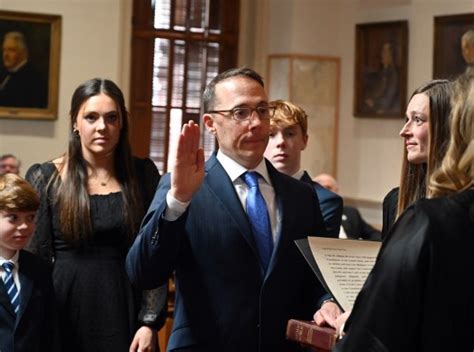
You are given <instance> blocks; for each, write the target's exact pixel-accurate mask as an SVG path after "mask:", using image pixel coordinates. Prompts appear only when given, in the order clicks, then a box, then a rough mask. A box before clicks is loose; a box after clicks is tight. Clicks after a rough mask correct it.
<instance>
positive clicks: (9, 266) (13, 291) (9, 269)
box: [2, 262, 20, 313]
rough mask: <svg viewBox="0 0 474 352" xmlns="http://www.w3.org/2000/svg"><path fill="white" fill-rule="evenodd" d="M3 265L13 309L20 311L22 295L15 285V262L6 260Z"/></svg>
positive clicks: (6, 286)
mask: <svg viewBox="0 0 474 352" xmlns="http://www.w3.org/2000/svg"><path fill="white" fill-rule="evenodd" d="M2 267H3V269H4V270H5V273H6V275H5V279H4V282H5V288H6V290H7V293H8V297H9V298H10V302H11V303H12V306H13V310H14V311H15V313H18V309H19V308H20V296H19V294H18V290H17V288H16V285H15V280H14V279H13V263H12V262H5V263H3V264H2Z"/></svg>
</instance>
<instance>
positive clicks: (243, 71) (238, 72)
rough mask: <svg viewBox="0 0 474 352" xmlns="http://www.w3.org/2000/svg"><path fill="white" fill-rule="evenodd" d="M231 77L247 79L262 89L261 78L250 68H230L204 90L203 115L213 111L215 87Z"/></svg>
mask: <svg viewBox="0 0 474 352" xmlns="http://www.w3.org/2000/svg"><path fill="white" fill-rule="evenodd" d="M232 77H247V78H250V79H252V80H254V81H256V82H257V83H258V84H260V85H261V86H262V87H264V84H263V78H262V76H260V75H259V74H258V73H257V72H255V71H254V70H252V69H251V68H248V67H239V68H231V69H230V70H227V71H224V72H221V73H219V74H218V75H217V76H216V77H214V78H213V79H212V81H211V82H209V84H208V85H207V87H206V89H205V90H204V93H203V94H202V107H203V110H204V112H205V113H206V112H208V111H210V110H212V109H214V105H215V103H216V101H215V100H216V85H217V84H218V83H220V82H222V81H223V80H226V79H228V78H232Z"/></svg>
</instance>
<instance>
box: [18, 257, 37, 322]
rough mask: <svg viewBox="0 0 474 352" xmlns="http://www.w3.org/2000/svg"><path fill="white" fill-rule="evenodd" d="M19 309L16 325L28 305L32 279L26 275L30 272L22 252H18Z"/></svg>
mask: <svg viewBox="0 0 474 352" xmlns="http://www.w3.org/2000/svg"><path fill="white" fill-rule="evenodd" d="M19 262H20V268H21V270H20V273H19V274H20V275H19V278H20V284H21V287H20V309H19V311H18V319H17V320H16V323H17V325H18V322H19V321H20V319H21V317H22V316H23V313H24V312H25V310H26V307H27V306H28V302H29V301H30V298H31V292H32V290H33V280H32V279H31V278H30V277H29V276H28V275H26V273H29V272H30V267H29V262H28V261H25V260H24V257H23V256H22V252H20V258H19Z"/></svg>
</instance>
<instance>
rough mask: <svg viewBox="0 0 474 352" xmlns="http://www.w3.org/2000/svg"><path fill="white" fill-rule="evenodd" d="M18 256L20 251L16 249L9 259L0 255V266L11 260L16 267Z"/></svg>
mask: <svg viewBox="0 0 474 352" xmlns="http://www.w3.org/2000/svg"><path fill="white" fill-rule="evenodd" d="M19 257H20V251H16V253H15V254H14V255H13V257H11V258H10V259H6V258H3V257H2V256H0V266H1V265H2V264H3V263H5V262H12V263H13V265H15V268H16V267H18V258H19Z"/></svg>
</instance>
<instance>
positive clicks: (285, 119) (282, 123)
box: [270, 100, 308, 136]
mask: <svg viewBox="0 0 474 352" xmlns="http://www.w3.org/2000/svg"><path fill="white" fill-rule="evenodd" d="M270 105H271V106H275V108H276V109H275V114H274V115H273V118H272V119H271V122H270V125H271V127H273V128H280V129H284V128H288V127H291V126H295V125H298V126H300V127H301V132H303V136H306V135H307V134H308V115H306V112H305V111H304V110H303V109H302V108H301V107H299V106H298V105H295V104H293V103H292V102H289V101H286V100H275V101H272V102H270Z"/></svg>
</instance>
